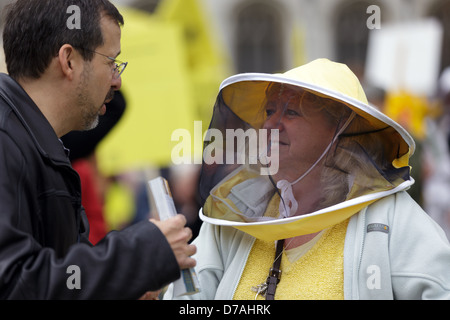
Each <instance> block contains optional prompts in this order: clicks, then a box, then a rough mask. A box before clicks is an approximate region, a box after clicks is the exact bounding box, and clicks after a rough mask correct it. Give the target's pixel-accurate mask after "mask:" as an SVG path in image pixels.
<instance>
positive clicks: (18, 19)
mask: <svg viewBox="0 0 450 320" xmlns="http://www.w3.org/2000/svg"><path fill="white" fill-rule="evenodd" d="M72 5H76V6H78V8H79V9H80V22H81V23H80V28H79V29H76V28H72V29H71V28H69V27H68V25H67V21H68V20H70V17H71V15H72V12H71V11H70V10H69V13H68V12H67V11H68V8H69V7H70V6H72ZM102 15H105V16H107V17H109V18H111V19H113V21H116V22H117V23H118V25H123V23H124V22H123V17H122V15H121V14H120V13H119V11H118V10H117V8H116V7H115V6H114V5H113V4H111V3H110V2H109V1H108V0H17V1H15V2H14V3H12V4H11V5H9V6H8V8H7V13H6V18H5V25H4V30H3V47H4V51H5V60H6V66H7V69H8V73H9V75H10V76H11V77H13V78H15V79H20V78H34V79H37V78H39V77H40V76H41V75H42V74H43V73H44V71H45V70H46V69H47V67H48V66H49V64H50V62H51V59H53V58H54V57H56V56H57V55H58V52H59V49H60V48H61V47H62V46H63V45H64V44H70V45H72V46H73V47H74V48H76V49H80V48H83V49H85V50H80V53H81V54H82V56H83V59H84V60H86V61H90V60H92V58H93V55H94V53H93V52H92V51H94V50H95V49H96V48H97V47H99V46H101V45H102V44H103V41H104V39H103V35H102V32H101V28H100V19H101V17H102Z"/></svg>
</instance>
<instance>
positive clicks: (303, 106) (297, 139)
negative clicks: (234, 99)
mask: <svg viewBox="0 0 450 320" xmlns="http://www.w3.org/2000/svg"><path fill="white" fill-rule="evenodd" d="M320 101H322V100H321V99H317V97H316V96H314V95H312V94H310V93H308V92H305V91H300V92H299V90H298V89H294V87H292V86H289V85H283V86H281V85H278V84H275V85H273V86H272V87H271V88H270V89H269V91H268V94H267V104H266V106H265V112H266V115H267V119H266V121H265V123H264V127H263V128H264V129H268V130H270V129H278V130H279V145H278V146H279V170H278V173H277V174H276V175H274V179H275V180H281V179H286V180H288V181H293V180H295V179H297V178H298V177H299V176H301V175H302V174H303V173H304V172H306V171H307V170H308V169H309V168H311V166H312V165H313V164H314V163H315V162H316V161H317V160H318V158H319V157H320V156H321V155H322V153H323V152H324V151H325V149H326V148H327V146H328V145H329V144H330V143H331V141H332V139H333V136H334V134H335V131H336V127H335V126H333V125H332V124H331V122H330V120H329V117H327V115H326V114H325V112H324V111H323V110H324V109H323V108H321V106H320V105H318V103H320Z"/></svg>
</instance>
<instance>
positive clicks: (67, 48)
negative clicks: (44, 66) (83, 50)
mask: <svg viewBox="0 0 450 320" xmlns="http://www.w3.org/2000/svg"><path fill="white" fill-rule="evenodd" d="M77 57H78V58H79V57H80V55H79V54H77V52H76V51H75V49H74V48H73V47H72V46H71V45H70V44H65V45H63V46H62V47H61V48H60V49H59V52H58V60H59V65H60V67H61V71H62V73H63V74H64V75H65V76H66V77H69V79H70V80H72V79H73V77H74V72H75V69H74V67H75V66H76V65H77V63H76V59H77Z"/></svg>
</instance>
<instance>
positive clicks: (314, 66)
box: [283, 59, 368, 104]
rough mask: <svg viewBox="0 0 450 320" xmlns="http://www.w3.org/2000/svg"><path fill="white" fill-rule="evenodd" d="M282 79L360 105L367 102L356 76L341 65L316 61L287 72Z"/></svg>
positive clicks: (327, 61) (324, 60) (325, 60)
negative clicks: (342, 96) (331, 92)
mask: <svg viewBox="0 0 450 320" xmlns="http://www.w3.org/2000/svg"><path fill="white" fill-rule="evenodd" d="M283 76H284V77H286V78H289V79H292V80H296V81H301V82H305V83H309V84H313V85H315V86H318V87H322V88H325V89H328V90H332V91H335V92H339V93H340V94H344V95H346V96H349V97H351V98H353V99H356V100H358V101H360V102H362V103H365V104H367V103H368V100H367V97H366V95H365V93H364V90H363V88H362V86H361V83H360V82H359V79H358V78H357V77H356V75H355V74H354V73H353V72H352V71H351V70H350V69H349V68H348V67H347V66H346V65H345V64H342V63H337V62H332V61H330V60H328V59H317V60H314V61H312V62H310V63H308V64H305V65H303V66H300V67H297V68H295V69H292V70H289V71H287V72H285V73H284V74H283Z"/></svg>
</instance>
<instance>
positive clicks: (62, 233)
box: [0, 0, 196, 299]
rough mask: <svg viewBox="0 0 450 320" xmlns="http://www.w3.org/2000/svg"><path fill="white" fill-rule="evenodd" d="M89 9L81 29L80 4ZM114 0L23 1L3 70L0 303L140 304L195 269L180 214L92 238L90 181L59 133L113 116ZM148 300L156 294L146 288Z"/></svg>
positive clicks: (9, 32) (117, 74)
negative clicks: (73, 12) (87, 206)
mask: <svg viewBox="0 0 450 320" xmlns="http://www.w3.org/2000/svg"><path fill="white" fill-rule="evenodd" d="M73 5H76V6H78V8H79V9H80V13H81V16H80V18H81V24H80V28H79V29H69V28H68V27H67V19H68V18H69V17H70V15H69V14H68V13H67V11H68V10H67V9H68V7H69V6H73ZM121 25H123V18H122V16H121V15H120V13H119V12H118V11H117V9H116V8H115V7H114V6H113V5H112V4H111V3H110V2H109V1H107V0H46V1H43V0H17V1H15V2H14V3H13V4H12V5H11V6H10V7H9V8H8V11H7V15H6V20H5V25H4V32H3V41H4V50H5V57H6V64H7V68H8V73H9V75H6V74H0V298H3V299H137V298H139V297H142V296H143V295H144V294H145V293H146V292H148V291H156V290H159V289H160V288H162V287H163V286H164V285H166V284H168V283H170V282H172V281H174V280H176V279H177V278H178V277H179V275H180V269H184V268H190V267H193V266H194V265H195V260H194V259H192V258H191V257H190V256H191V255H193V254H194V253H195V250H196V248H195V246H192V245H189V244H188V241H189V239H190V238H191V236H192V233H191V231H190V230H189V229H188V228H185V223H186V220H185V218H184V217H183V216H181V215H178V216H177V217H175V218H172V219H170V220H167V221H165V222H159V221H152V222H149V221H144V222H141V223H139V224H136V225H134V226H131V227H129V228H127V229H125V230H123V231H120V232H111V233H109V234H108V235H107V236H106V237H105V238H104V239H103V240H102V241H100V242H99V243H98V244H97V245H95V246H92V245H91V244H90V243H89V241H88V234H89V224H88V222H87V219H86V214H85V212H84V209H83V207H82V206H81V190H80V179H79V176H78V174H77V173H76V172H75V171H74V170H73V169H72V167H71V165H70V162H69V158H68V155H67V152H68V151H67V150H66V149H65V148H64V146H63V145H62V143H61V141H60V139H59V138H61V137H62V136H63V135H65V134H66V133H68V132H70V131H74V130H81V131H82V130H89V129H92V128H94V127H95V126H96V125H97V123H98V118H99V115H102V114H104V113H105V112H107V110H106V104H107V103H108V102H109V101H111V100H112V99H113V96H114V91H116V90H119V88H120V86H121V81H122V80H121V75H122V73H123V71H124V70H125V67H126V65H127V64H126V63H123V62H120V61H119V60H117V57H118V56H119V54H120V37H121V29H120V26H121ZM145 296H148V294H145Z"/></svg>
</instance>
